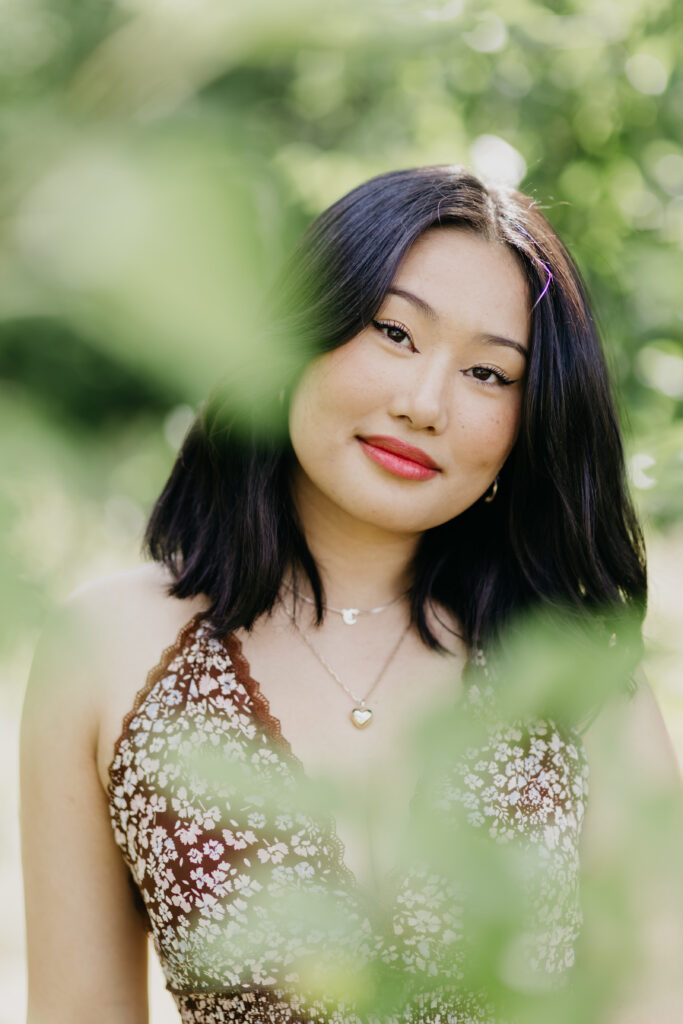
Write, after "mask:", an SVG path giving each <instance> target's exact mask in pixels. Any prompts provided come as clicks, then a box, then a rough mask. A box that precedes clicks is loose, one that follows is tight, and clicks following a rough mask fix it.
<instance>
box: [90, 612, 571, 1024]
mask: <svg viewBox="0 0 683 1024" xmlns="http://www.w3.org/2000/svg"><path fill="white" fill-rule="evenodd" d="M476 660H477V659H475V663H476ZM468 695H469V698H470V702H471V703H472V705H473V706H474V707H478V706H480V708H481V713H482V714H484V713H485V710H486V709H487V708H489V709H490V707H491V706H492V705H493V704H494V701H493V694H492V691H491V689H490V688H489V687H487V686H485V687H484V689H483V690H480V689H479V687H478V686H476V685H472V686H471V687H469V689H468ZM570 732H571V731H570ZM301 772H302V766H301V765H300V763H299V762H298V761H297V759H296V758H295V757H294V756H293V755H292V753H291V750H290V748H289V745H288V743H287V742H286V740H285V739H284V738H283V737H282V736H281V735H280V728H279V723H278V722H277V721H276V720H275V719H273V718H272V717H271V716H270V714H269V708H268V704H267V701H265V699H264V698H263V697H262V695H261V693H260V691H259V688H258V684H257V683H255V681H254V680H253V679H251V678H250V675H249V668H248V665H247V663H246V661H245V660H244V658H243V657H242V655H241V651H240V646H239V642H238V641H237V639H236V638H235V637H234V636H232V635H230V636H228V637H227V638H226V639H225V640H217V639H215V638H214V637H212V635H211V631H210V628H209V625H208V623H207V622H205V621H204V620H203V619H202V617H201V616H197V617H196V618H195V619H193V620H191V622H189V623H188V624H187V625H186V626H185V627H184V628H183V630H182V631H181V633H180V635H179V637H178V639H177V641H176V643H175V644H174V645H173V646H172V647H171V648H169V649H168V650H167V651H166V652H164V655H163V657H162V659H161V661H160V663H159V665H158V666H157V667H156V669H154V670H153V671H152V672H151V673H150V675H149V677H148V680H147V683H146V685H145V686H144V688H143V689H142V690H141V691H140V693H139V694H138V696H137V698H136V701H135V705H134V707H133V709H132V710H131V711H130V712H129V714H128V715H127V716H126V719H125V721H124V724H123V729H122V732H121V735H120V736H119V739H118V741H117V744H116V749H115V753H114V758H113V761H112V763H111V766H110V769H109V775H110V785H109V808H110V815H111V822H112V827H113V830H114V836H115V839H116V842H117V844H118V846H119V847H120V849H121V851H122V854H123V857H124V859H125V861H126V864H127V865H128V867H129V869H130V873H131V876H132V880H133V881H134V883H135V887H136V891H137V893H138V894H139V896H140V897H141V898H142V902H143V903H144V912H145V915H146V918H147V922H148V926H149V928H150V930H151V933H152V937H153V940H154V944H155V947H156V950H157V953H158V956H159V959H160V962H161V965H162V967H163V970H164V973H165V976H166V980H167V986H168V988H169V990H170V991H171V992H172V993H173V995H174V997H175V1000H176V1003H177V1006H178V1009H179V1012H180V1017H181V1020H182V1021H184V1022H185V1024H208V1022H212V1024H214V1022H215V1024H221V1022H223V1021H239V1022H242V1024H252V1022H253V1024H257V1022H258V1024H276V1022H277V1024H279V1022H282V1024H285V1022H286V1024H294V1022H305V1024H312V1022H314V1021H319V1022H321V1024H322V1022H324V1024H371V1020H372V1019H371V1020H370V1021H368V1020H367V1019H366V1018H361V1017H360V1016H359V1015H358V1014H357V1013H356V1012H355V1010H354V1006H353V1001H352V1000H351V999H349V1002H348V1004H346V1005H345V1004H344V1003H343V1002H342V1001H340V998H339V996H338V995H337V996H336V997H333V996H329V995H325V996H322V995H321V994H320V992H321V991H323V988H322V987H321V986H319V985H318V986H313V988H310V987H308V986H307V983H306V978H304V977H302V974H301V965H302V964H304V965H305V964H306V963H309V964H310V963H315V965H316V969H317V970H318V971H322V972H323V976H324V970H325V969H326V967H327V968H330V969H333V968H334V966H335V964H338V963H339V961H340V959H341V960H343V959H344V958H345V957H348V958H349V962H350V963H360V964H362V963H364V962H369V961H372V960H373V959H374V960H375V961H377V960H379V961H380V962H381V963H383V964H384V965H386V966H387V967H391V965H395V966H397V967H399V968H400V969H401V971H400V975H401V978H402V979H403V981H404V982H405V978H406V977H412V978H414V979H415V986H414V988H413V989H411V991H410V993H408V994H407V995H406V1001H405V1009H404V1010H402V1011H401V1012H400V1013H399V1014H398V1015H393V1016H392V1017H391V1022H394V1021H395V1022H397V1024H398V1022H399V1021H400V1022H420V1024H502V1022H500V1021H499V1020H498V1018H496V1019H495V1020H494V1016H493V1015H492V1011H491V1009H490V1008H487V1006H486V1001H485V1000H484V999H481V998H477V997H476V996H475V995H474V994H472V993H467V992H463V991H462V990H461V988H459V987H458V983H459V982H460V981H461V979H462V971H461V965H462V957H463V948H464V947H463V942H464V938H465V936H464V925H463V916H462V910H461V902H460V900H459V898H458V894H457V893H456V892H455V891H454V889H453V887H452V886H451V885H449V884H448V883H445V882H444V880H443V879H442V878H440V877H439V876H438V875H436V874H434V873H433V872H431V871H428V870H425V871H420V870H418V869H417V868H415V869H414V870H411V872H409V873H408V874H406V875H405V876H404V877H402V878H400V879H399V880H398V882H397V886H396V899H395V905H394V906H393V908H392V909H391V915H392V917H391V920H392V930H393V937H392V941H388V940H387V938H386V935H387V929H386V927H385V928H384V929H379V930H378V929H376V928H374V927H373V924H372V921H371V917H372V915H371V914H369V913H368V910H367V906H366V905H365V904H364V903H363V900H362V898H361V895H360V891H359V888H358V886H357V883H356V881H355V879H354V877H353V875H351V873H350V872H349V871H348V869H347V868H346V867H345V865H344V859H343V847H342V845H341V843H340V842H339V840H338V839H337V837H336V834H335V832H334V827H333V824H332V823H331V822H325V821H321V820H319V818H318V817H316V816H314V815H312V814H310V813H306V812H304V811H302V810H301V809H298V808H297V807H296V802H295V794H296V791H297V779H300V778H301ZM250 780H251V781H250ZM587 780H588V773H587V765H586V759H585V753H584V751H583V745H582V743H581V740H580V737H579V736H578V734H576V733H573V732H571V735H569V736H568V737H567V736H564V737H563V735H561V734H560V731H559V730H558V729H557V727H556V726H555V725H554V724H553V723H552V722H549V721H539V722H535V723H531V724H527V725H526V726H522V725H520V724H517V723H514V724H512V725H510V724H507V725H506V726H501V725H495V726H492V727H491V729H489V731H488V732H487V733H486V740H485V742H483V743H481V744H479V745H477V746H474V747H471V748H469V749H468V750H467V751H466V753H465V756H464V757H463V758H459V760H458V761H457V763H455V764H454V765H453V767H452V770H450V771H449V772H448V773H447V777H446V778H444V779H443V781H442V784H441V785H440V786H439V788H438V791H436V792H434V793H433V794H432V799H433V800H434V802H435V806H436V807H438V809H439V810H440V812H442V813H445V814H450V813H453V814H454V815H457V814H460V815H461V817H462V815H463V814H464V815H465V818H466V820H467V822H468V823H469V825H470V826H473V827H474V829H476V830H478V831H479V832H481V833H482V834H488V835H489V836H490V837H491V838H492V839H493V840H494V841H495V842H496V843H509V842H510V841H512V840H521V842H522V845H524V846H526V847H527V848H533V849H534V850H535V851H537V852H538V861H539V862H540V863H541V864H542V865H545V870H542V871H541V872H540V874H539V876H538V877H536V878H535V879H534V885H533V886H532V887H531V888H530V892H533V900H534V906H535V912H536V921H537V923H538V927H537V928H536V929H534V931H533V932H532V933H530V934H529V935H528V936H527V937H526V939H525V941H526V946H525V955H526V957H527V961H528V963H529V964H530V965H531V968H532V969H534V970H539V971H542V972H547V974H548V975H550V976H554V977H555V978H560V979H561V977H562V974H563V972H566V970H567V969H568V968H569V967H570V966H571V964H572V962H573V950H574V943H575V940H576V938H577V936H578V933H579V930H580V924H581V918H580V912H579V905H578V880H577V879H578V838H579V834H580V828H581V821H582V818H583V812H584V807H585V801H586V796H587ZM269 788H271V789H272V792H273V793H276V794H277V803H276V805H273V801H272V800H269V799H268V792H269ZM283 793H284V794H287V793H291V794H292V802H291V804H292V805H291V806H289V800H288V799H286V798H285V799H284V800H283V797H282V794H283ZM297 892H298V893H302V894H304V895H305V896H306V898H307V899H309V900H311V899H313V900H315V899H319V900H320V901H321V902H320V907H321V908H323V907H329V906H330V902H329V901H330V900H331V901H332V903H333V905H334V906H335V908H336V909H337V913H338V919H335V915H332V917H331V919H330V921H329V922H328V920H327V919H326V917H325V914H324V913H322V914H321V915H319V916H318V917H315V916H314V917H311V916H309V917H307V918H305V920H304V921H303V922H301V921H298V920H297V919H296V915H295V914H294V915H292V914H288V913H287V907H288V906H289V907H291V902H290V903H288V902H287V901H288V900H291V897H292V893H297ZM558 893H559V894H560V896H559V897H558ZM278 900H279V901H280V903H278ZM325 901H327V902H325ZM307 905H308V904H307ZM311 905H312V906H315V903H313V904H311ZM273 908H275V909H273ZM278 908H279V909H278ZM323 922H324V923H323ZM444 978H445V979H446V981H447V984H446V987H443V985H442V982H443V980H444ZM437 984H438V985H440V986H441V987H440V988H435V987H434V986H435V985H437ZM383 1021H384V1022H385V1024H391V1022H390V1021H388V1019H387V1018H386V1017H384V1018H383Z"/></svg>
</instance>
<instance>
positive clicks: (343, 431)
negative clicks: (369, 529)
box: [290, 228, 529, 535]
mask: <svg viewBox="0 0 683 1024" xmlns="http://www.w3.org/2000/svg"><path fill="white" fill-rule="evenodd" d="M393 287H394V288H395V289H396V291H401V292H403V293H405V294H389V295H387V296H386V298H385V301H384V302H383V303H382V306H381V308H380V310H379V311H378V313H377V315H376V318H375V320H374V322H373V323H372V324H370V325H369V326H368V327H367V328H366V329H365V330H363V331H361V333H360V334H358V335H357V336H356V337H355V338H353V339H352V340H351V341H349V342H348V343H347V344H346V345H343V346H342V347H340V348H338V349H335V350H334V351H333V352H330V353H327V354H325V355H323V356H321V357H319V358H318V359H317V360H315V361H314V362H313V363H312V364H311V365H310V366H309V368H308V370H307V371H306V373H305V375H304V378H303V380H302V381H301V383H300V385H299V387H298V389H297V391H296V393H295V396H294V400H293V403H292V408H291V415H290V435H291V438H292V445H293V447H294V451H295V452H296V455H297V458H298V460H299V463H300V466H301V468H302V472H301V473H299V474H298V476H297V479H296V491H295V494H296V499H297V505H298V508H299V512H300V514H301V515H302V516H303V517H304V520H305V517H306V515H307V505H308V504H311V503H315V505H316V507H318V508H320V507H321V506H322V505H323V504H327V505H328V506H333V509H332V508H330V515H334V516H336V517H337V518H339V519H341V518H342V517H345V516H346V517H351V518H352V519H354V520H360V521H361V522H362V523H365V524H371V525H375V526H377V527H378V528H379V529H383V530H388V531H391V532H396V533H401V534H405V535H410V534H419V533H420V532H422V531H423V530H425V529H428V528H430V527H433V526H436V525H438V524H440V523H443V522H446V521H447V520H448V519H451V518H453V517H454V516H456V515H459V514H460V513H461V512H463V511H464V510H465V509H466V508H468V507H469V506H470V505H471V504H473V503H474V502H475V501H476V500H477V499H478V498H479V497H480V496H481V495H482V494H483V493H484V492H485V491H486V490H487V488H488V487H489V485H490V484H491V482H492V481H493V480H494V478H495V476H496V474H497V473H498V472H499V470H500V468H501V467H502V465H503V463H504V462H505V459H506V458H507V456H508V455H509V453H510V450H511V448H512V446H513V444H514V442H515V440H516V438H517V433H518V429H519V415H520V405H521V397H522V389H523V378H524V370H525V358H524V355H523V354H522V353H521V352H520V351H518V350H517V349H515V348H512V347H510V346H506V345H502V344H493V343H491V341H490V340H488V339H490V338H491V337H492V336H502V337H504V338H508V339H510V340H512V341H514V342H516V343H517V345H518V346H519V347H520V348H521V349H526V347H527V343H528V342H527V339H528V334H529V303H528V296H527V289H526V284H525V281H524V277H523V274H522V271H521V269H520V267H519V265H518V263H517V261H516V259H515V257H514V256H513V255H512V253H511V251H510V250H509V249H508V248H507V247H505V246H503V245H501V244H497V243H491V242H488V241H486V240H485V239H484V238H482V237H480V236H478V235H475V234H473V233H470V232H467V231H463V230H460V229H456V228H445V229H437V230H432V231H428V232H426V233H425V234H424V235H423V236H422V237H421V238H420V239H419V240H418V241H417V242H416V244H415V245H414V246H413V248H412V249H411V250H410V252H409V253H408V255H407V256H406V258H405V259H404V261H403V263H402V265H401V267H400V268H399V271H398V274H397V276H396V278H395V280H394V282H393ZM407 295H413V296H415V298H416V299H418V300H420V301H419V302H416V301H414V300H411V299H410V298H408V297H407ZM424 303H426V304H427V305H428V306H429V309H430V311H428V310H427V309H426V308H425V307H424V305H422V304H424ZM503 379H505V380H506V381H511V383H503ZM371 435H383V436H387V435H388V436H391V437H396V438H398V439H399V440H402V441H405V442H406V443H408V444H412V445H416V446H417V447H419V448H421V449H422V450H423V451H424V452H425V453H426V454H427V455H429V456H430V457H431V458H432V459H433V460H434V462H436V464H437V465H438V466H439V469H440V472H438V473H437V474H436V476H434V477H432V478H431V479H429V480H420V481H416V480H405V479H403V478H401V477H397V476H395V475H393V474H391V473H389V472H388V471H387V470H386V469H384V468H382V467H380V466H378V465H376V463H375V462H373V461H371V460H370V459H368V457H367V455H366V454H365V452H364V451H363V449H362V447H361V445H360V443H359V441H358V438H359V437H367V436H371Z"/></svg>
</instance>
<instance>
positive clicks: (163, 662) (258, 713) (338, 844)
mask: <svg viewBox="0 0 683 1024" xmlns="http://www.w3.org/2000/svg"><path fill="white" fill-rule="evenodd" d="M205 620H207V614H206V612H197V614H196V615H194V616H193V617H192V618H191V619H190V620H189V622H186V623H185V625H184V626H183V627H182V628H181V629H180V632H179V633H178V635H177V637H176V639H175V640H174V642H173V643H172V644H170V645H169V646H168V647H166V648H165V650H164V651H163V652H162V654H161V657H160V658H159V661H158V663H157V664H156V665H155V666H154V667H153V668H151V669H150V670H149V672H148V673H147V678H146V680H145V682H144V684H143V686H141V688H140V689H139V690H138V692H137V693H136V695H135V700H134V702H133V706H132V708H131V709H130V711H128V712H127V713H126V714H125V715H124V718H123V724H122V726H121V731H120V732H119V735H118V737H117V739H116V742H115V743H114V754H113V756H112V759H111V761H110V763H109V767H108V770H107V775H108V778H109V784H108V786H107V793H108V796H109V802H110V804H111V803H112V802H113V798H114V792H113V791H114V779H113V776H112V772H113V768H114V765H115V763H116V760H117V758H118V755H119V749H120V747H121V744H122V743H123V741H124V739H125V738H126V736H127V734H128V728H129V726H130V723H131V722H132V721H133V719H134V718H135V716H136V715H137V713H138V712H139V711H140V709H141V707H142V706H143V704H144V702H145V701H146V699H147V697H148V696H149V694H150V693H151V691H152V690H153V689H154V687H155V686H156V685H157V683H158V682H159V681H160V680H161V679H163V677H164V675H165V674H166V672H167V671H168V668H169V666H170V665H171V663H172V662H173V661H174V660H175V658H176V657H179V656H180V655H181V654H182V653H183V650H184V648H185V647H186V645H187V643H188V641H189V640H190V639H191V638H192V637H193V636H194V635H195V634H196V633H197V631H198V630H199V629H200V628H201V626H202V624H203V622H204V621H205ZM218 642H219V643H220V644H221V646H222V647H223V649H224V651H225V653H226V655H227V657H228V660H229V662H230V664H231V665H232V667H233V668H234V670H235V678H236V679H237V681H238V682H239V683H240V684H241V685H242V686H243V687H244V689H245V691H246V693H247V694H248V696H249V700H250V703H251V708H252V711H253V712H254V717H255V718H256V719H257V720H258V721H259V722H260V723H261V725H262V726H263V727H264V729H265V731H266V733H267V735H268V736H270V737H271V738H272V739H274V740H275V741H276V742H277V743H278V744H279V746H280V747H281V748H282V750H283V751H284V753H285V755H286V757H287V759H288V760H289V761H290V762H291V763H292V764H293V765H294V766H295V767H296V768H297V770H298V771H299V772H300V773H301V774H302V775H303V776H304V778H308V775H307V773H306V769H305V767H304V765H303V762H302V761H301V760H300V759H299V758H298V757H297V756H296V754H295V753H294V752H293V751H292V745H291V743H290V742H289V740H288V739H287V737H286V736H284V735H283V732H282V723H281V722H280V720H279V718H277V717H276V716H275V715H272V714H271V713H270V702H269V701H268V699H267V698H266V697H264V695H263V694H262V692H261V687H260V684H259V683H258V682H257V680H256V679H254V678H253V676H252V674H251V667H250V665H249V662H248V660H247V658H246V656H245V654H244V652H243V650H242V643H241V641H240V639H239V637H237V636H235V634H234V633H228V635H227V636H225V637H220V638H218ZM323 824H324V825H325V828H326V830H327V833H328V837H329V844H330V847H331V849H332V851H333V853H334V860H335V863H336V866H337V868H338V870H339V872H340V874H341V876H342V879H343V880H344V881H345V882H346V883H347V884H348V885H352V886H355V887H356V888H360V882H359V881H358V879H357V878H356V876H355V875H354V873H353V871H352V870H351V868H350V867H349V866H348V865H347V864H346V862H345V860H344V856H345V853H346V847H345V846H344V843H343V842H342V840H341V839H340V838H339V836H338V835H337V827H336V823H335V820H334V818H333V817H332V816H331V815H329V816H326V817H325V818H324V819H323Z"/></svg>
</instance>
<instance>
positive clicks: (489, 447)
mask: <svg viewBox="0 0 683 1024" xmlns="http://www.w3.org/2000/svg"><path fill="white" fill-rule="evenodd" d="M506 397H507V396H506ZM510 399H511V400H510V401H505V402H495V403H494V402H488V401H487V402H484V403H481V402H477V403H475V405H474V407H471V408H470V409H469V411H467V410H464V409H463V410H462V413H463V415H461V416H460V417H459V420H458V435H459V440H460V442H461V443H467V445H468V446H469V450H470V452H471V455H472V459H473V462H475V463H476V464H478V465H479V464H488V463H491V462H497V461H500V460H504V459H506V458H507V456H508V455H509V453H510V451H511V450H512V447H513V445H514V443H515V441H516V440H517V436H518V434H519V427H520V422H521V400H520V398H519V397H517V396H512V395H511V396H510ZM493 405H495V408H490V406H493ZM457 443H458V439H456V444H457Z"/></svg>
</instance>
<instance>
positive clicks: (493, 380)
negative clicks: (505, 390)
mask: <svg viewBox="0 0 683 1024" xmlns="http://www.w3.org/2000/svg"><path fill="white" fill-rule="evenodd" d="M465 373H471V374H472V376H473V377H474V379H475V380H478V381H481V383H482V384H493V385H494V386H496V385H502V386H503V387H506V386H507V385H508V384H514V383H516V382H515V381H514V380H513V379H512V377H508V375H507V374H506V373H504V372H503V371H502V370H499V369H497V368H495V367H493V366H472V367H470V369H469V370H466V371H465Z"/></svg>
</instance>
